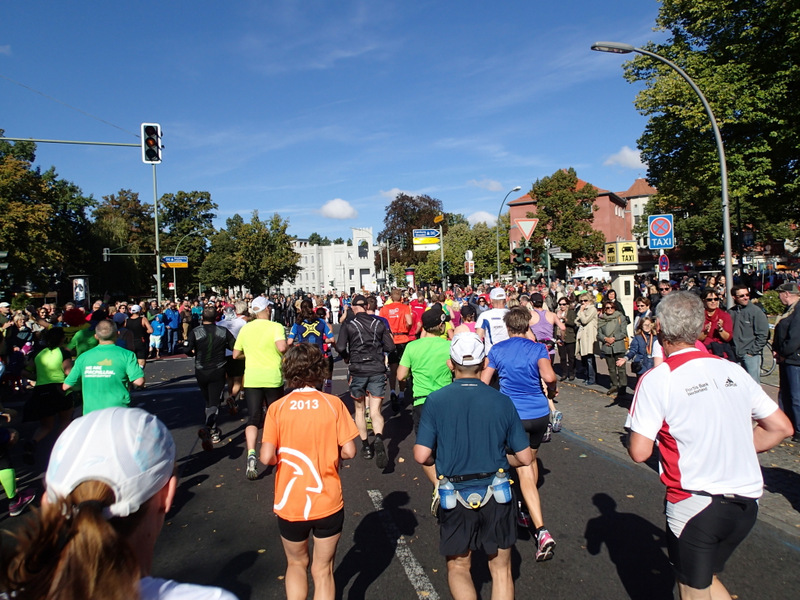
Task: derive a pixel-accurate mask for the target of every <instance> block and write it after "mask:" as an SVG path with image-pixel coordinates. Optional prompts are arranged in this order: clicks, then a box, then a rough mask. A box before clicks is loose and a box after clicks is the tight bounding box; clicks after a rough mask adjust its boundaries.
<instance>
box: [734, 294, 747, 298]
mask: <svg viewBox="0 0 800 600" xmlns="http://www.w3.org/2000/svg"><path fill="white" fill-rule="evenodd" d="M736 297H737V298H749V297H750V294H736Z"/></svg>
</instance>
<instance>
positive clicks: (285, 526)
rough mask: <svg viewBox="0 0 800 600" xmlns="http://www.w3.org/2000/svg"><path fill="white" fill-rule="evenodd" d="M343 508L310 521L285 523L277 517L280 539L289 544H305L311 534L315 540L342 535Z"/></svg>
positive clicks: (284, 520)
mask: <svg viewBox="0 0 800 600" xmlns="http://www.w3.org/2000/svg"><path fill="white" fill-rule="evenodd" d="M343 526H344V508H342V509H341V510H339V511H337V512H335V513H333V514H332V515H330V516H327V517H322V518H321V519H314V520H312V521H287V520H286V519H281V518H280V517H278V531H279V532H280V534H281V537H282V538H283V539H285V540H288V541H290V542H305V541H306V540H307V539H308V535H309V534H310V533H312V532H313V534H314V537H315V538H317V539H320V540H321V539H323V538H329V537H333V536H334V535H338V534H340V533H342V528H343Z"/></svg>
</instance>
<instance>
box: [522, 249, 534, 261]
mask: <svg viewBox="0 0 800 600" xmlns="http://www.w3.org/2000/svg"><path fill="white" fill-rule="evenodd" d="M531 263H533V248H531V247H529V246H526V247H525V248H523V249H522V264H523V265H530V264H531Z"/></svg>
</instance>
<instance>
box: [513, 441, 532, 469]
mask: <svg viewBox="0 0 800 600" xmlns="http://www.w3.org/2000/svg"><path fill="white" fill-rule="evenodd" d="M507 458H508V464H510V465H511V466H512V467H514V468H517V467H527V466H528V465H529V464H531V463H532V462H533V451H532V450H531V448H530V446H528V447H527V448H525V449H524V450H521V451H520V452H516V453H514V454H509V455H507Z"/></svg>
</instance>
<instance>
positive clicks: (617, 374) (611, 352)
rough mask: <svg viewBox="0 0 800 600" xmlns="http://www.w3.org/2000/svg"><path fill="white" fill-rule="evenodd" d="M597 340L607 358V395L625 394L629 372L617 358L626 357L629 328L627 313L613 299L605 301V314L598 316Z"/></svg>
mask: <svg viewBox="0 0 800 600" xmlns="http://www.w3.org/2000/svg"><path fill="white" fill-rule="evenodd" d="M598 323H599V325H598V327H597V341H598V342H600V351H601V352H602V353H603V356H604V357H605V359H606V365H607V366H608V376H609V378H610V379H611V387H610V388H609V389H608V391H607V392H606V395H607V396H613V395H615V394H616V395H617V396H618V397H620V396H625V394H626V388H627V386H628V373H627V369H626V368H625V363H623V364H622V365H621V366H618V365H617V360H618V359H620V358H624V356H625V352H626V351H627V350H628V349H627V348H626V347H625V338H627V337H628V328H627V324H626V322H625V315H623V314H622V313H621V312H619V311H618V310H617V309H616V307H615V306H614V303H613V301H610V300H606V301H605V302H603V315H602V316H601V317H598Z"/></svg>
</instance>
